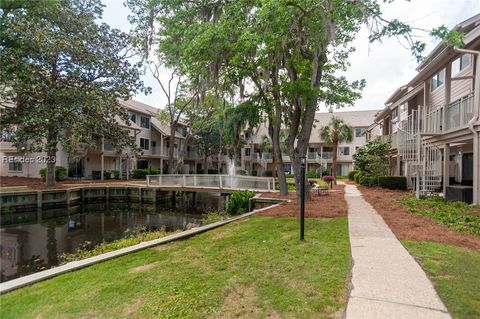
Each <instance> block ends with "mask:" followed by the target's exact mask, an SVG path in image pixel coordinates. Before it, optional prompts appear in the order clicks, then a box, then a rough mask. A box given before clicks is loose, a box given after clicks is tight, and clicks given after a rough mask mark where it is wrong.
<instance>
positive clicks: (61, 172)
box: [38, 166, 68, 181]
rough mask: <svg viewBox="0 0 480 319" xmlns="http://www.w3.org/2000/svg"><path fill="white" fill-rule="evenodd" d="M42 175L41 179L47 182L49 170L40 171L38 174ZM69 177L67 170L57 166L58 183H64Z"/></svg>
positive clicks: (56, 177)
mask: <svg viewBox="0 0 480 319" xmlns="http://www.w3.org/2000/svg"><path fill="white" fill-rule="evenodd" d="M38 173H39V174H40V177H41V178H42V179H43V180H44V181H45V180H46V176H47V168H46V167H44V168H42V169H40V171H39V172H38ZM67 177H68V175H67V169H66V168H65V167H63V166H55V180H56V181H64V180H66V179H67Z"/></svg>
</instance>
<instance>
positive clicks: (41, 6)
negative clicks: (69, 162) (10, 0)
mask: <svg viewBox="0 0 480 319" xmlns="http://www.w3.org/2000/svg"><path fill="white" fill-rule="evenodd" d="M23 2H24V1H20V2H18V3H20V4H21V3H23ZM2 4H3V3H2ZM46 4H48V5H46ZM102 10H103V5H102V3H101V1H100V0H90V1H83V0H63V1H28V5H25V6H23V5H20V6H13V7H12V6H9V8H8V10H6V11H4V10H1V11H0V15H1V19H0V38H1V47H0V61H2V62H1V64H2V67H1V68H0V83H1V85H2V87H3V88H8V90H5V89H2V90H0V104H1V106H2V107H1V108H0V112H1V115H0V126H2V129H4V130H6V131H13V130H14V131H15V134H13V137H12V138H13V143H14V145H16V146H17V147H18V146H20V145H23V144H25V143H26V142H28V150H29V151H42V152H47V155H48V156H55V155H56V152H57V145H58V143H60V144H61V145H62V147H63V149H65V150H66V151H67V152H69V153H70V154H73V153H74V152H75V151H76V150H77V149H78V147H79V146H86V147H94V146H97V145H98V142H99V141H100V140H101V138H107V139H109V140H111V141H112V142H113V144H114V145H115V146H116V147H117V149H120V148H123V147H127V146H128V147H131V149H132V151H134V152H138V151H139V149H138V147H137V146H136V145H135V141H134V139H133V138H132V137H131V136H130V135H129V130H127V129H125V128H124V127H123V126H120V125H118V120H119V119H121V121H124V122H126V123H128V114H127V111H126V110H125V108H123V107H122V106H121V105H119V103H118V99H125V98H128V96H131V93H132V92H136V91H137V90H138V89H141V88H143V82H141V81H140V74H141V68H140V65H139V64H135V65H132V63H131V62H130V61H131V60H130V59H129V57H130V56H131V54H130V53H131V52H130V47H129V46H130V45H129V43H130V39H129V36H128V35H127V34H125V33H122V32H121V31H120V30H117V29H112V28H110V27H109V26H108V25H106V24H105V23H103V24H101V23H99V21H100V19H101V16H102ZM6 105H9V106H11V105H15V107H4V106H6ZM54 165H55V164H54V163H49V164H47V174H46V180H47V184H49V185H51V184H53V182H54V181H53V168H54Z"/></svg>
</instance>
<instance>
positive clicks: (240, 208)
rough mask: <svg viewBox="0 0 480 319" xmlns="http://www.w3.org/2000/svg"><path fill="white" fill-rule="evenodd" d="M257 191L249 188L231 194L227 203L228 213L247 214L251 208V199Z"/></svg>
mask: <svg viewBox="0 0 480 319" xmlns="http://www.w3.org/2000/svg"><path fill="white" fill-rule="evenodd" d="M253 196H255V193H254V192H252V191H249V190H245V191H236V192H233V193H232V195H230V198H229V200H228V204H227V213H229V214H231V215H240V214H245V213H247V212H248V210H249V203H250V199H251V198H253Z"/></svg>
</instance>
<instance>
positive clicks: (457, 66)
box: [452, 54, 470, 76]
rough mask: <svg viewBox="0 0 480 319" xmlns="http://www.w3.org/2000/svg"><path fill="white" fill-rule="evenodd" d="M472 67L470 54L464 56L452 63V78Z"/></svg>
mask: <svg viewBox="0 0 480 319" xmlns="http://www.w3.org/2000/svg"><path fill="white" fill-rule="evenodd" d="M469 65H470V54H464V55H462V56H461V57H459V58H458V59H456V60H455V61H453V62H452V76H454V75H455V74H458V73H460V72H461V71H462V70H464V69H465V68H466V67H468V66H469Z"/></svg>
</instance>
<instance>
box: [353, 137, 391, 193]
mask: <svg viewBox="0 0 480 319" xmlns="http://www.w3.org/2000/svg"><path fill="white" fill-rule="evenodd" d="M390 149H391V145H390V141H382V140H381V139H380V138H379V137H377V138H374V139H373V140H370V141H369V142H368V143H367V144H366V145H365V146H363V147H360V148H359V149H358V150H357V151H356V152H355V154H353V164H354V165H355V168H356V169H357V170H358V172H359V173H357V174H358V177H357V174H353V177H354V180H355V182H356V183H358V184H360V185H364V186H376V185H378V177H379V176H385V175H387V174H388V168H389V162H388V157H387V155H388V153H389V152H390Z"/></svg>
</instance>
